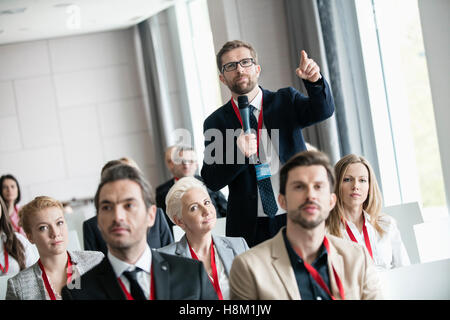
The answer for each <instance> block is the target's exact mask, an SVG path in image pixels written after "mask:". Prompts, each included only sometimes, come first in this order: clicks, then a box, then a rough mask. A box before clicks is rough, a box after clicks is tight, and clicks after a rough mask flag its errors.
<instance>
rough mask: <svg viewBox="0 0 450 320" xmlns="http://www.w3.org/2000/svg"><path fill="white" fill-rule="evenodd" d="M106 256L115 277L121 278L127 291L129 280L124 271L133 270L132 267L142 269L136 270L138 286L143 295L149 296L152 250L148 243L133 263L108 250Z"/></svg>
mask: <svg viewBox="0 0 450 320" xmlns="http://www.w3.org/2000/svg"><path fill="white" fill-rule="evenodd" d="M107 256H108V259H109V262H110V263H111V266H112V268H113V270H114V273H115V274H116V278H119V277H120V280H122V283H123V284H124V286H125V288H126V289H127V290H128V292H130V282H129V281H128V279H127V277H125V276H124V275H123V273H124V272H125V271H133V270H134V269H136V267H139V268H140V269H142V270H143V271H141V272H138V274H137V275H136V276H137V282H138V283H139V286H140V287H141V289H142V291H143V292H144V295H145V296H146V297H148V298H149V297H150V283H151V277H150V276H151V273H150V272H151V269H152V252H151V250H150V247H149V246H148V245H147V246H145V250H144V252H143V253H142V255H141V257H140V258H139V259H138V260H137V261H136V264H134V265H132V264H129V263H127V262H124V261H122V260H120V259H118V258H116V257H115V256H113V255H112V254H111V252H110V251H108V255H107Z"/></svg>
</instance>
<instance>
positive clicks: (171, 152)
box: [156, 145, 227, 230]
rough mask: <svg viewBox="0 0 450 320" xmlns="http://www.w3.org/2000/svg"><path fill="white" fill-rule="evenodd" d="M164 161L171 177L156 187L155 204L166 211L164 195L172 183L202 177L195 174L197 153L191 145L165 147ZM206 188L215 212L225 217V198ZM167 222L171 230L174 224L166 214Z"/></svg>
mask: <svg viewBox="0 0 450 320" xmlns="http://www.w3.org/2000/svg"><path fill="white" fill-rule="evenodd" d="M165 163H166V166H167V169H169V171H170V172H171V173H172V175H173V178H172V179H170V180H168V181H166V182H164V183H163V184H161V185H159V186H158V187H157V188H156V206H157V207H158V208H162V209H163V211H164V212H165V213H166V214H167V211H166V202H165V201H166V196H167V193H168V192H169V189H170V188H172V186H173V185H174V183H175V182H176V181H177V180H179V179H181V178H183V177H195V178H197V179H198V180H200V181H203V179H202V178H201V177H200V176H199V175H197V174H196V171H197V168H198V162H197V154H196V153H195V150H194V148H193V147H191V146H184V145H174V146H170V147H168V148H167V149H166V153H165ZM207 190H208V194H209V196H210V198H211V201H212V204H213V206H214V207H215V208H216V213H217V216H218V217H219V218H221V217H225V216H226V214H227V199H225V197H224V195H223V194H222V192H220V191H216V192H215V191H212V190H210V189H207ZM166 219H167V223H168V224H169V226H170V229H171V230H172V227H173V226H174V224H173V222H172V220H171V219H170V218H169V216H166Z"/></svg>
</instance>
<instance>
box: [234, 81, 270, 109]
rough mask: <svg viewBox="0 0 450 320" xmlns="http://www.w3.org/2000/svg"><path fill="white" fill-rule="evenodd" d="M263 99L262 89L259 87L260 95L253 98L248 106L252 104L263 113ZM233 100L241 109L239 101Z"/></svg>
mask: <svg viewBox="0 0 450 320" xmlns="http://www.w3.org/2000/svg"><path fill="white" fill-rule="evenodd" d="M262 98H263V92H262V90H261V88H259V87H258V94H257V95H256V97H254V98H253V100H252V101H249V102H248V104H251V105H252V106H254V107H255V108H256V109H257V110H258V111H261V102H262ZM232 99H233V101H234V103H235V104H236V105H237V106H238V107H239V104H238V102H237V100H236V99H234V98H232Z"/></svg>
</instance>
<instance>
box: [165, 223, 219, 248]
mask: <svg viewBox="0 0 450 320" xmlns="http://www.w3.org/2000/svg"><path fill="white" fill-rule="evenodd" d="M226 223H227V218H217V222H216V226H215V227H214V229H212V231H211V233H212V234H215V235H217V236H222V237H225V225H226ZM172 230H173V238H174V240H175V242H177V241H179V240H180V239H181V237H183V235H184V231H183V229H181V228H180V227H179V226H177V225H174V226H173V227H172Z"/></svg>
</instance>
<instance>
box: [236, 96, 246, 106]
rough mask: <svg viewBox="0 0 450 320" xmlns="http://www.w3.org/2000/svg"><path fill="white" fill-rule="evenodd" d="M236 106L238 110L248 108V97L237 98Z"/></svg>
mask: <svg viewBox="0 0 450 320" xmlns="http://www.w3.org/2000/svg"><path fill="white" fill-rule="evenodd" d="M237 100H238V104H239V108H246V107H247V106H248V97H247V96H238V99H237Z"/></svg>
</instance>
